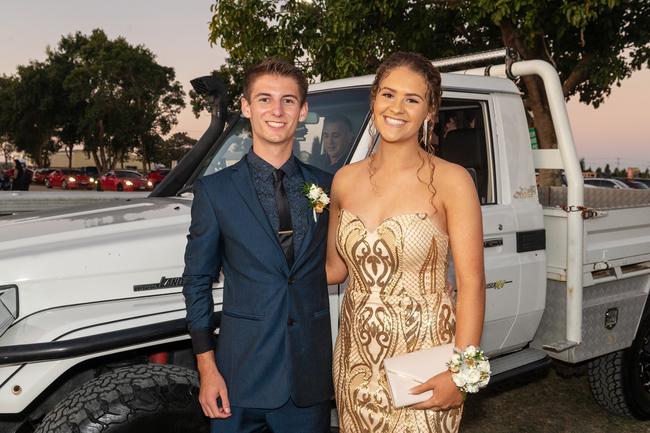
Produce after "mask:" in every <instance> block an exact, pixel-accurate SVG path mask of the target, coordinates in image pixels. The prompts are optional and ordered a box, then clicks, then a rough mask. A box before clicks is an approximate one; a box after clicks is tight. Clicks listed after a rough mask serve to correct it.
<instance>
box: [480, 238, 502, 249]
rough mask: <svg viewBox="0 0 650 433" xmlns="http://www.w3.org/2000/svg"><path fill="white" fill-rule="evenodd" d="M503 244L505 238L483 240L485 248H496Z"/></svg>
mask: <svg viewBox="0 0 650 433" xmlns="http://www.w3.org/2000/svg"><path fill="white" fill-rule="evenodd" d="M502 245H503V238H491V239H485V240H483V248H494V247H500V246H502Z"/></svg>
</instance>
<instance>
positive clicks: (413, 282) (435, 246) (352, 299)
mask: <svg viewBox="0 0 650 433" xmlns="http://www.w3.org/2000/svg"><path fill="white" fill-rule="evenodd" d="M336 240H337V245H336V246H337V249H338V251H339V254H341V256H342V257H343V258H344V260H345V262H346V265H347V267H348V272H349V285H348V288H347V289H346V292H345V295H344V298H343V305H342V307H341V327H340V329H339V335H338V338H337V341H336V347H335V351H334V386H335V390H336V399H337V407H338V412H339V425H340V431H341V433H420V432H422V433H424V432H426V433H452V432H457V431H458V427H459V424H460V419H461V414H462V407H461V408H456V409H451V410H448V411H434V410H415V409H409V408H400V409H396V408H394V407H393V404H392V402H391V395H390V389H389V386H388V383H387V381H386V375H385V373H384V368H383V360H384V359H385V358H387V357H391V356H395V355H399V354H402V353H408V352H413V351H416V350H422V349H427V348H430V347H433V346H437V345H440V344H445V343H449V342H451V341H453V337H454V327H455V316H454V310H453V305H452V301H451V298H450V291H449V285H448V283H447V261H448V248H449V240H448V237H447V235H446V234H445V233H443V232H442V231H440V230H439V229H438V228H437V227H436V225H435V224H434V222H433V221H432V220H431V219H430V218H429V217H428V216H427V215H426V214H424V213H411V214H403V215H398V216H395V217H392V218H388V219H386V220H384V221H382V222H381V224H379V226H378V227H377V228H376V229H374V230H372V231H369V230H368V228H367V227H366V226H365V224H364V223H363V221H361V219H359V218H358V217H356V216H355V215H354V214H352V213H351V212H349V211H347V210H345V209H342V210H341V212H340V214H339V223H338V228H337V235H336Z"/></svg>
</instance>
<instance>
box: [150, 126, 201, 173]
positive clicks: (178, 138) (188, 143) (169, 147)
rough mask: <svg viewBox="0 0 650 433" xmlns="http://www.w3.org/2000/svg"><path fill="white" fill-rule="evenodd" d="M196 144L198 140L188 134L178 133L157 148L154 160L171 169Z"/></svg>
mask: <svg viewBox="0 0 650 433" xmlns="http://www.w3.org/2000/svg"><path fill="white" fill-rule="evenodd" d="M195 144H196V140H195V139H193V138H192V137H190V136H189V135H187V133H186V132H177V133H175V134H173V135H172V136H171V137H169V138H167V139H166V140H162V141H161V142H160V143H158V144H157V146H156V147H155V154H154V157H153V158H154V160H155V161H156V162H158V163H160V164H163V165H165V167H171V166H172V162H173V161H176V162H178V161H180V160H181V158H183V156H185V154H186V153H187V152H189V151H190V150H191V149H192V146H194V145H195Z"/></svg>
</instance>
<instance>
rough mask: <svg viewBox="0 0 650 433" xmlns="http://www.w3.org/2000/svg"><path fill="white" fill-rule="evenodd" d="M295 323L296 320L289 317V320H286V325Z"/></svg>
mask: <svg viewBox="0 0 650 433" xmlns="http://www.w3.org/2000/svg"><path fill="white" fill-rule="evenodd" d="M295 324H296V321H295V320H293V319H289V320H287V325H289V326H293V325H295Z"/></svg>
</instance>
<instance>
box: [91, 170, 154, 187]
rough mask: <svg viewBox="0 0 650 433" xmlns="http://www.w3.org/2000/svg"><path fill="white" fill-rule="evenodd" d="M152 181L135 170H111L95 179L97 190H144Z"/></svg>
mask: <svg viewBox="0 0 650 433" xmlns="http://www.w3.org/2000/svg"><path fill="white" fill-rule="evenodd" d="M150 189H153V183H152V182H151V181H148V180H147V179H146V178H145V177H144V176H142V175H141V174H140V173H138V172H137V171H132V170H111V171H109V172H108V173H106V174H105V175H103V176H100V177H99V179H97V191H146V190H150Z"/></svg>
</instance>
